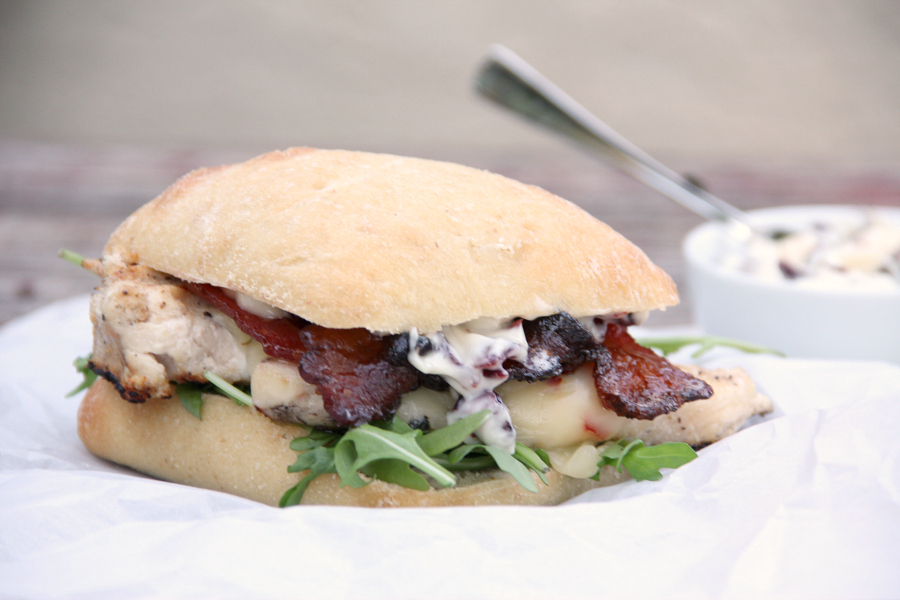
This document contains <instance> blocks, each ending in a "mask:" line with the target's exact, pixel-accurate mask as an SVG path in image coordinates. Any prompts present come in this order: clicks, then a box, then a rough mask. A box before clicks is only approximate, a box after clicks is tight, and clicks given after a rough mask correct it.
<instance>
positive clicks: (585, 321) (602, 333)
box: [578, 310, 650, 342]
mask: <svg viewBox="0 0 900 600" xmlns="http://www.w3.org/2000/svg"><path fill="white" fill-rule="evenodd" d="M649 316H650V311H646V310H644V311H640V312H633V313H626V312H618V313H610V314H608V315H600V316H596V317H581V318H580V319H578V322H579V323H581V324H582V325H583V326H584V328H585V329H587V330H588V331H590V332H591V335H592V336H594V339H595V340H597V341H598V342H603V339H604V338H605V337H606V328H607V326H608V325H609V324H610V323H619V324H620V325H625V326H626V327H627V326H630V325H642V324H643V323H644V321H646V320H647V317H649Z"/></svg>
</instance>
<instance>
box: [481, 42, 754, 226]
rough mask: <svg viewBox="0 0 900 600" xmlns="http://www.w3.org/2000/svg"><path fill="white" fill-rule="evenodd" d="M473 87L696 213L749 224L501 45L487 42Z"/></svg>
mask: <svg viewBox="0 0 900 600" xmlns="http://www.w3.org/2000/svg"><path fill="white" fill-rule="evenodd" d="M475 88H476V89H477V90H478V92H479V93H480V94H481V95H482V96H485V97H486V98H488V99H490V100H493V101H494V102H496V103H497V104H499V105H501V106H504V107H506V108H508V109H510V110H512V111H513V112H516V113H519V114H520V115H522V116H524V117H526V118H528V119H530V120H532V121H535V122H536V123H538V124H540V125H543V126H545V127H547V128H549V129H551V130H552V131H555V132H556V133H559V134H561V135H563V136H564V137H566V138H568V139H570V140H572V141H575V142H577V143H579V144H581V145H583V146H586V147H587V148H588V149H589V150H593V151H596V152H598V153H599V154H600V155H601V156H602V157H603V158H605V159H606V160H607V161H608V162H610V163H612V164H613V165H614V166H616V167H618V168H619V169H621V170H622V171H624V172H626V173H628V174H629V175H631V176H632V177H634V178H635V179H637V180H638V181H641V182H643V183H645V184H647V185H649V186H650V187H652V188H653V189H655V190H656V191H658V192H659V193H661V194H663V195H664V196H667V197H669V198H671V199H672V200H674V201H676V202H678V203H679V204H681V205H682V206H684V207H685V208H687V209H688V210H692V211H693V212H695V213H697V214H698V215H700V216H701V217H704V218H706V219H710V220H716V219H718V220H723V221H732V222H734V221H736V222H737V224H740V225H739V226H743V227H746V228H748V229H749V228H750V225H749V222H750V218H749V216H748V215H747V214H746V213H745V212H743V211H742V210H740V209H738V208H737V207H735V206H732V205H731V204H728V203H727V202H725V201H724V200H721V199H720V198H717V197H716V196H713V195H712V194H710V193H708V192H706V191H704V190H702V189H700V188H699V187H697V186H696V185H694V184H693V183H691V182H689V181H688V180H686V179H685V178H684V177H682V176H681V175H679V174H678V173H676V172H674V171H672V170H671V169H669V168H668V167H666V166H665V165H663V164H661V163H660V162H658V161H656V160H655V159H653V158H651V157H650V156H649V155H647V154H646V153H645V152H643V151H642V150H640V149H639V148H637V147H636V146H635V145H634V144H632V143H631V142H629V141H628V140H626V139H625V138H624V137H622V136H621V135H619V134H618V133H616V132H615V131H613V130H612V128H610V127H609V125H607V124H606V123H604V122H603V121H601V120H600V119H598V118H597V117H596V116H594V115H593V114H591V113H590V111H588V110H587V109H586V108H585V107H583V106H582V105H581V104H579V103H578V102H576V101H575V100H574V99H573V98H572V97H571V96H569V95H568V94H566V93H565V92H563V91H562V90H561V89H559V88H558V87H556V86H555V85H554V84H553V83H552V82H551V81H550V80H548V79H547V78H546V77H544V76H543V75H541V74H540V73H538V71H537V70H535V69H534V68H533V67H532V66H531V65H529V64H528V63H527V62H525V61H524V60H522V59H521V58H520V57H519V56H518V55H516V54H515V53H514V52H513V51H512V50H510V49H508V48H506V47H505V46H501V45H499V44H495V45H493V46H491V47H490V49H489V51H488V56H487V58H486V59H485V61H484V64H483V65H482V66H481V69H480V70H479V71H478V73H477V74H476V76H475Z"/></svg>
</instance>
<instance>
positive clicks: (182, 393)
mask: <svg viewBox="0 0 900 600" xmlns="http://www.w3.org/2000/svg"><path fill="white" fill-rule="evenodd" d="M175 393H177V394H178V399H179V400H181V405H182V406H184V407H185V408H186V409H187V411H188V412H189V413H191V414H192V415H194V416H195V417H197V420H201V421H202V419H201V418H200V409H201V408H202V407H203V390H202V389H201V388H200V387H198V386H196V385H191V384H189V383H179V384H176V385H175Z"/></svg>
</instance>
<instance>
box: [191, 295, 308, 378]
mask: <svg viewBox="0 0 900 600" xmlns="http://www.w3.org/2000/svg"><path fill="white" fill-rule="evenodd" d="M184 287H185V288H186V289H187V290H188V291H189V292H191V293H193V294H196V295H197V296H200V297H201V298H203V299H204V300H206V301H207V302H209V303H210V304H212V305H213V306H214V307H216V308H218V309H219V310H221V311H222V312H223V313H225V314H226V315H228V316H229V317H231V318H232V319H234V322H235V323H237V326H238V327H239V328H240V330H241V331H243V332H244V333H246V334H247V335H249V336H250V337H252V338H253V339H254V340H256V341H257V342H259V343H260V344H262V347H263V350H265V352H266V354H268V355H269V356H272V357H275V358H281V359H283V360H286V361H289V362H294V363H296V362H300V358H301V357H302V356H303V355H304V354H305V353H306V347H305V346H304V345H303V341H302V340H301V338H300V331H301V330H302V329H303V328H304V327H306V326H307V325H309V321H304V320H303V319H301V318H300V317H296V316H292V317H288V318H283V319H266V318H263V317H260V316H258V315H254V314H253V313H250V312H247V311H246V310H244V309H243V308H241V307H240V306H238V303H237V301H236V300H234V299H233V298H231V297H229V296H228V295H227V294H226V293H225V290H224V289H223V288H220V287H215V286H212V285H209V284H207V283H193V282H190V281H185V282H184Z"/></svg>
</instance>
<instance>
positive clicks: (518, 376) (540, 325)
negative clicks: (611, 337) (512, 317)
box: [503, 313, 605, 382]
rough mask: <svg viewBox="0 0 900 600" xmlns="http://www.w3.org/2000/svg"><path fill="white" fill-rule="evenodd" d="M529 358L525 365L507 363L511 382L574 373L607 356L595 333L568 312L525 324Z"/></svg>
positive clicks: (514, 362)
mask: <svg viewBox="0 0 900 600" xmlns="http://www.w3.org/2000/svg"><path fill="white" fill-rule="evenodd" d="M522 328H523V329H524V330H525V340H526V341H527V342H528V358H527V359H526V360H525V364H524V365H523V364H522V363H519V362H517V361H514V360H508V361H506V362H505V363H503V368H504V369H506V370H507V371H508V372H509V377H510V379H515V380H516V381H528V382H533V381H538V380H544V379H549V378H551V377H556V376H557V375H562V374H563V373H571V372H572V371H574V370H575V369H577V368H578V367H580V366H581V365H583V364H584V363H585V362H587V361H589V360H596V359H597V358H598V357H599V356H600V355H601V354H603V353H605V350H604V348H603V347H602V346H601V345H599V344H597V342H596V341H594V337H593V336H592V335H591V333H590V332H589V331H588V330H587V329H585V328H584V326H583V325H582V324H581V323H579V322H578V320H577V319H575V318H574V317H572V316H571V315H569V314H566V313H559V314H556V315H551V316H549V317H539V318H537V319H535V320H533V321H525V322H524V323H523V326H522Z"/></svg>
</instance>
